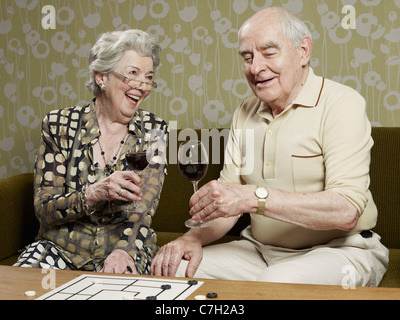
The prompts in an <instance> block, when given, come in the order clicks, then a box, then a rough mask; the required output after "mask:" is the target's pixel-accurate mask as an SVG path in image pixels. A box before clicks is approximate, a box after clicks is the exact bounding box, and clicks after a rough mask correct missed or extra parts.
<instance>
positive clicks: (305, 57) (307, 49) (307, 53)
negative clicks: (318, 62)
mask: <svg viewBox="0 0 400 320" xmlns="http://www.w3.org/2000/svg"><path fill="white" fill-rule="evenodd" d="M312 45H313V43H312V39H311V38H310V37H307V36H305V37H303V40H302V41H301V45H300V50H301V55H302V56H301V65H302V66H303V67H304V66H306V65H308V63H309V61H310V59H311V53H312Z"/></svg>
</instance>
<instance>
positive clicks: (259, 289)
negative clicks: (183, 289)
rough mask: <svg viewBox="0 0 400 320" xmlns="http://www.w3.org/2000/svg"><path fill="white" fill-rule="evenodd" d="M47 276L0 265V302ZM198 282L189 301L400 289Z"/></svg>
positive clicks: (328, 296)
mask: <svg viewBox="0 0 400 320" xmlns="http://www.w3.org/2000/svg"><path fill="white" fill-rule="evenodd" d="M52 271H53V272H54V270H52ZM85 273H86V274H87V273H89V274H93V273H90V272H82V271H67V270H56V271H55V282H56V283H55V285H56V286H60V285H62V284H64V283H66V282H68V281H70V280H72V279H74V278H76V277H78V276H80V275H81V274H85ZM49 275H50V271H49V270H45V269H35V268H20V267H11V266H0V300H33V299H35V297H26V296H25V292H26V291H28V290H34V291H36V293H37V295H36V297H39V296H41V295H43V294H45V293H46V292H49V291H50V290H51V289H50V288H49V289H45V288H43V283H44V284H45V286H46V285H51V283H50V282H48V281H47V280H46V278H45V277H46V276H47V277H48V276H49ZM102 275H104V273H102ZM126 276H129V275H126ZM143 277H149V276H143ZM174 279H175V278H174ZM178 279H179V278H178ZM181 279H182V278H181ZM199 280H201V281H204V284H203V285H202V286H201V287H200V288H199V289H197V290H196V292H195V293H193V294H191V295H190V296H189V298H188V299H189V300H193V299H194V296H196V295H206V294H207V293H209V292H216V293H218V298H217V300H218V299H220V300H298V299H299V300H380V299H384V300H400V288H380V287H379V288H369V287H368V288H364V287H356V288H355V289H347V290H346V289H344V288H342V287H341V286H325V285H302V284H281V283H268V282H250V281H230V280H209V279H199ZM213 300H215V299H213Z"/></svg>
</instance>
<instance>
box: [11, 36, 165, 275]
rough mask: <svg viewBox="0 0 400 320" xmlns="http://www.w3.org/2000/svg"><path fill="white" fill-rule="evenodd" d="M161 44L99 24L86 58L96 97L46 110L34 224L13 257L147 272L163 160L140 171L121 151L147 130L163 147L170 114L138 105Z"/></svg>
mask: <svg viewBox="0 0 400 320" xmlns="http://www.w3.org/2000/svg"><path fill="white" fill-rule="evenodd" d="M160 53H161V49H160V46H159V45H158V44H157V43H156V42H155V41H154V40H153V39H152V38H151V37H150V36H149V35H148V34H147V33H145V32H143V31H140V30H127V31H122V32H111V33H105V34H103V35H102V36H101V37H100V38H99V40H98V41H97V43H96V44H95V46H94V47H93V48H92V50H91V53H90V58H89V61H90V73H91V78H90V80H89V81H88V83H87V87H88V89H89V90H90V91H91V92H92V93H93V94H94V96H95V98H94V99H93V101H92V102H91V103H89V104H87V105H82V106H76V107H73V108H68V109H62V110H55V111H52V112H50V113H49V114H48V115H47V116H46V117H45V118H44V120H43V125H42V135H41V143H40V147H39V150H38V156H37V160H36V166H35V179H34V195H35V196H34V205H35V210H36V216H37V218H38V220H39V222H40V230H39V234H38V236H37V242H35V243H33V244H31V245H29V246H28V247H27V248H26V250H25V251H24V252H23V253H22V254H21V256H20V257H19V259H18V261H17V263H16V264H15V265H16V266H24V267H25V266H29V267H44V268H59V269H73V270H76V269H79V270H94V271H104V272H115V273H139V274H148V273H149V271H150V263H151V259H152V257H153V256H154V255H155V254H156V252H157V249H158V248H157V245H156V235H155V233H154V231H153V230H152V228H151V223H152V217H153V216H154V214H155V211H156V209H157V204H158V200H159V197H160V192H161V188H162V185H163V182H164V178H165V172H166V165H165V161H151V162H150V164H149V165H148V166H147V168H146V169H144V170H143V171H142V172H141V176H140V177H139V176H138V174H136V173H135V172H134V171H130V170H129V167H128V165H127V161H126V157H125V155H126V152H127V151H128V150H129V149H130V148H131V147H132V146H133V145H134V144H135V143H136V142H137V141H138V140H139V139H149V137H152V138H154V139H152V144H151V145H152V148H151V149H157V150H156V153H157V156H156V157H154V159H163V157H164V156H165V151H166V140H167V135H168V128H167V124H166V123H165V121H163V120H162V119H160V118H159V117H157V116H155V115H154V114H152V113H150V112H146V111H144V110H141V109H139V107H140V105H141V104H142V102H143V100H144V99H145V98H146V97H147V96H148V95H149V94H150V92H151V90H152V88H154V87H157V85H156V84H155V82H153V76H154V70H155V68H156V67H157V66H158V65H159V62H160ZM132 202H137V204H138V205H139V206H138V207H139V208H144V209H145V210H142V211H139V210H132V208H131V204H132Z"/></svg>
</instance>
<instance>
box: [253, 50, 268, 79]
mask: <svg viewBox="0 0 400 320" xmlns="http://www.w3.org/2000/svg"><path fill="white" fill-rule="evenodd" d="M265 60H266V59H265V58H264V57H263V56H262V54H260V53H256V54H254V56H253V63H252V65H251V73H252V74H254V75H257V74H259V73H260V72H262V71H265V70H266V69H267V68H268V66H267V63H266V61H265Z"/></svg>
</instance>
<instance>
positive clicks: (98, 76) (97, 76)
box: [94, 71, 105, 87]
mask: <svg viewBox="0 0 400 320" xmlns="http://www.w3.org/2000/svg"><path fill="white" fill-rule="evenodd" d="M104 78H105V75H104V73H101V72H98V71H95V72H94V79H95V80H96V84H97V85H98V86H99V87H101V83H104Z"/></svg>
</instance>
